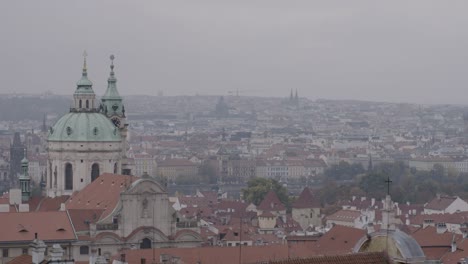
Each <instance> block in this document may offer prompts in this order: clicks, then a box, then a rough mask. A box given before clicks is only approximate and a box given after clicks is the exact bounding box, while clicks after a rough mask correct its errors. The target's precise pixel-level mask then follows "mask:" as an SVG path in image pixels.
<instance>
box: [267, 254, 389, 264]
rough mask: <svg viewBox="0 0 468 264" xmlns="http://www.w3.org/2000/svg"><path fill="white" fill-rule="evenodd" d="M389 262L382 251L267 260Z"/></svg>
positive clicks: (312, 263)
mask: <svg viewBox="0 0 468 264" xmlns="http://www.w3.org/2000/svg"><path fill="white" fill-rule="evenodd" d="M336 263H339V264H377V263H378V264H390V263H392V262H391V261H390V259H389V258H388V257H387V256H386V255H385V254H384V253H383V252H371V253H354V254H348V255H337V256H316V257H311V258H304V259H286V260H279V261H269V262H268V264H336Z"/></svg>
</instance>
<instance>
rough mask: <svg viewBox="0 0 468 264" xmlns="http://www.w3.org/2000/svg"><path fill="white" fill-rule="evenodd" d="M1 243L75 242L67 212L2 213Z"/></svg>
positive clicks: (0, 214) (0, 226) (0, 215)
mask: <svg viewBox="0 0 468 264" xmlns="http://www.w3.org/2000/svg"><path fill="white" fill-rule="evenodd" d="M0 223H2V224H1V225H0V234H1V236H0V241H2V242H11V241H18V242H19V241H32V240H33V239H34V234H35V233H37V234H38V238H39V239H41V240H44V241H50V240H75V239H76V236H75V232H74V230H73V226H72V223H71V222H70V218H69V217H68V214H67V212H64V211H59V212H27V213H0Z"/></svg>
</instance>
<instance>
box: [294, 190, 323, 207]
mask: <svg viewBox="0 0 468 264" xmlns="http://www.w3.org/2000/svg"><path fill="white" fill-rule="evenodd" d="M320 207H321V205H320V201H319V200H318V199H316V198H315V197H314V195H313V194H312V191H311V190H310V189H309V187H305V188H304V190H302V192H301V194H300V195H299V197H298V198H297V200H296V201H294V203H293V204H292V208H320Z"/></svg>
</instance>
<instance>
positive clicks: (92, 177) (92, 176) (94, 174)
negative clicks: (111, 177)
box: [91, 163, 99, 182]
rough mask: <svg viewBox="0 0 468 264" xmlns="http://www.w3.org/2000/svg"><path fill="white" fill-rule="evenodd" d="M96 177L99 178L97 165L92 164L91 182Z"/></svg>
mask: <svg viewBox="0 0 468 264" xmlns="http://www.w3.org/2000/svg"><path fill="white" fill-rule="evenodd" d="M97 177H99V164H97V163H94V164H93V166H91V181H92V182H93V181H94V180H96V179H97Z"/></svg>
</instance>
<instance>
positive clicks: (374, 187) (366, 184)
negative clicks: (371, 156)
mask: <svg viewBox="0 0 468 264" xmlns="http://www.w3.org/2000/svg"><path fill="white" fill-rule="evenodd" d="M386 180H387V175H385V174H384V173H381V172H371V173H368V174H366V175H365V176H364V177H362V178H361V181H360V182H359V188H361V190H363V191H364V192H366V194H367V196H368V197H373V198H376V199H381V198H384V197H385V195H386V194H387V185H386V183H385V181H386Z"/></svg>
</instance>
